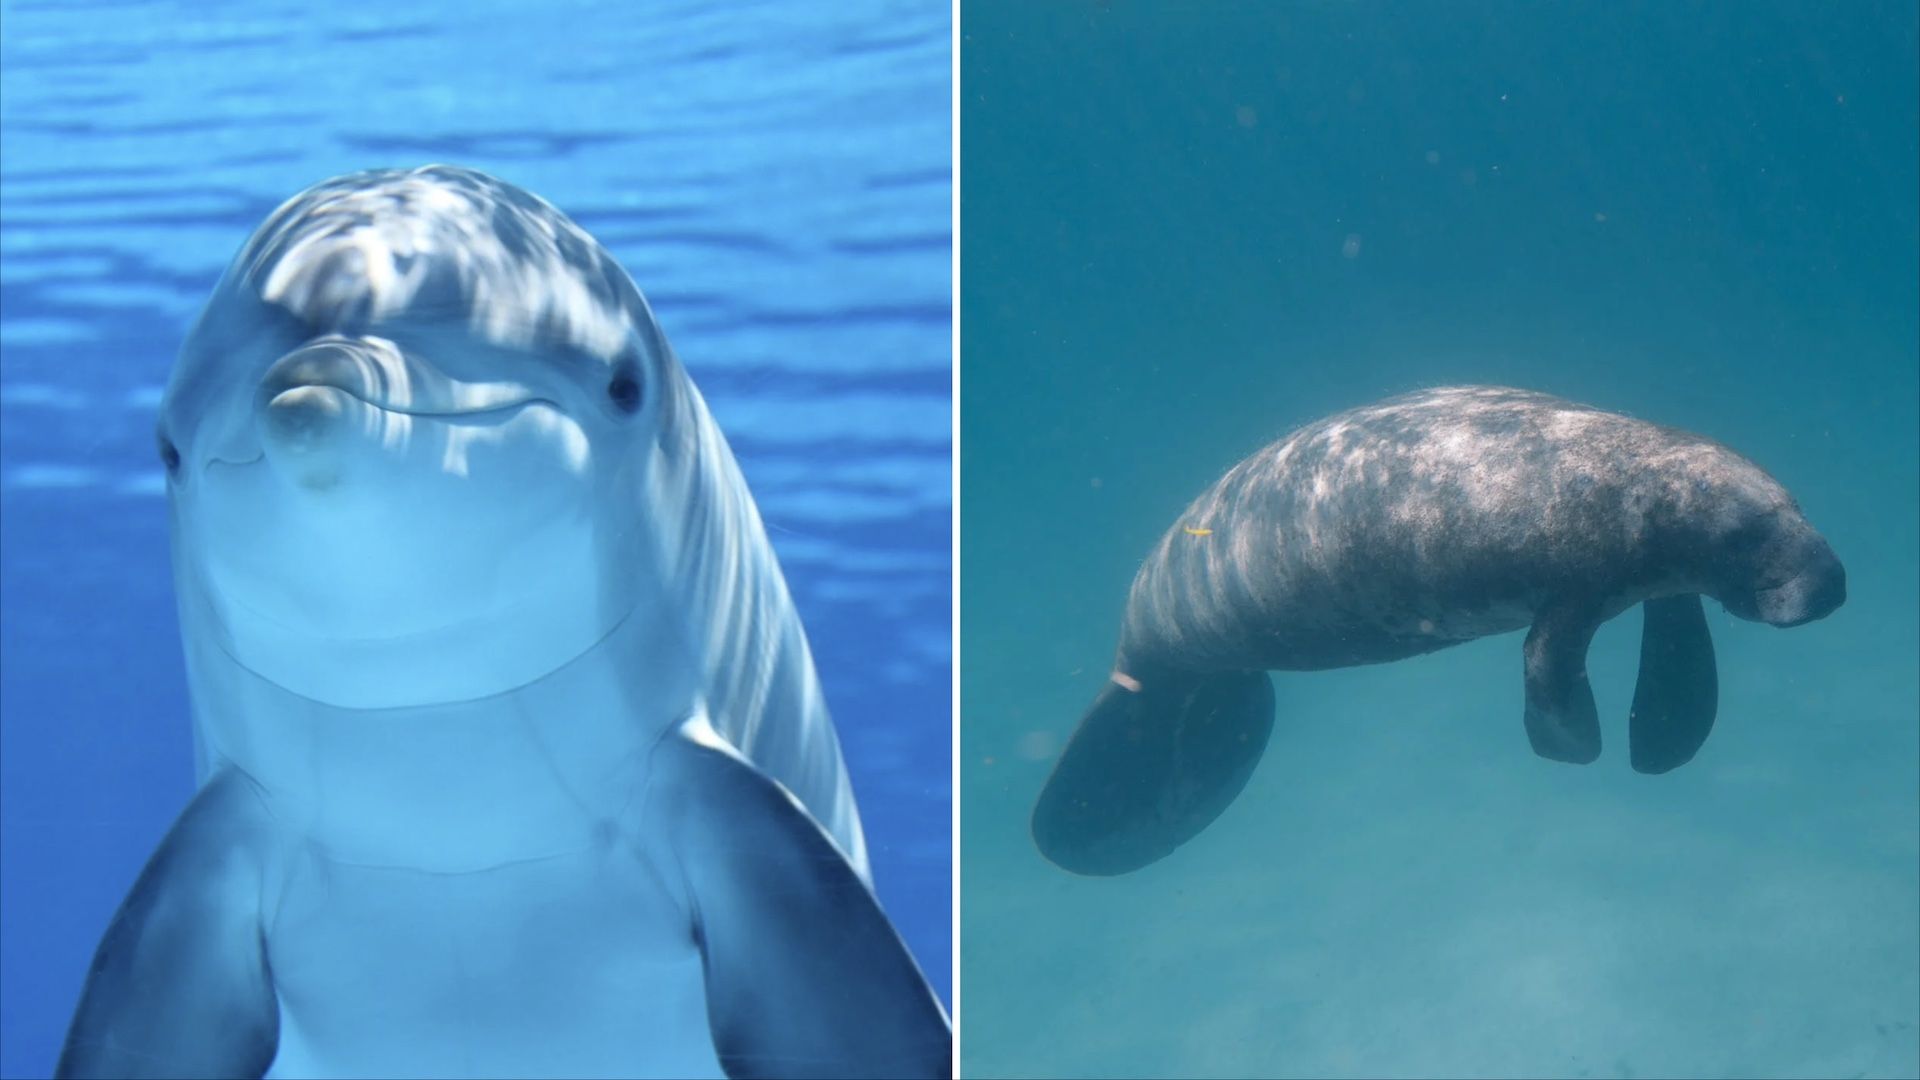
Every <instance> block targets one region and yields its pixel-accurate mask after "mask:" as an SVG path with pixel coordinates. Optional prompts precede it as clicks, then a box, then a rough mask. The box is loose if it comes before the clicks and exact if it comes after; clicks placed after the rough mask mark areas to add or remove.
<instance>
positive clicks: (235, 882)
mask: <svg viewBox="0 0 1920 1080" xmlns="http://www.w3.org/2000/svg"><path fill="white" fill-rule="evenodd" d="M264 814H265V810H264V808H263V807H262V806H261V804H260V801H259V797H258V796H257V795H256V794H255V793H254V791H253V790H252V788H251V785H250V782H249V781H246V780H244V779H243V778H241V777H239V776H238V775H236V774H234V773H232V772H226V773H221V774H218V775H216V776H215V777H214V778H213V779H212V780H210V781H209V782H208V784H207V786H206V787H204V788H202V789H201V790H200V792H199V794H197V795H195V796H194V799H193V801H192V802H191V803H189V804H188V805H187V808H186V810H185V811H183V812H182V813H181V815H180V819H179V820H178V821H176V822H175V823H174V826H173V829H172V830H171V831H170V832H168V833H167V837H166V839H165V840H163V841H162V842H161V844H160V849H159V850H158V851H156V852H155V853H154V855H153V858H152V859H151V860H149V861H148V862H147V866H146V869H145V870H142V871H141V873H140V878H139V880H138V881H136V882H135V883H134V886H133V892H132V893H130V894H129V895H128V896H127V899H126V902H125V903H123V904H121V906H120V911H119V913H118V914H116V915H115V916H114V918H113V922H112V924H111V925H109V926H108V927H107V933H106V937H105V938H104V939H103V940H102V941H101V942H100V948H99V951H98V952H96V953H95V954H94V957H93V968H92V970H91V971H90V972H88V975H87V983H86V987H85V989H84V990H82V992H81V995H80V1007H79V1009H78V1011H77V1012H76V1013H75V1014H74V1018H73V1027H72V1028H71V1029H70V1030H69V1031H68V1032H67V1044H66V1047H65V1048H64V1049H63V1050H62V1051H61V1053H60V1063H59V1064H58V1065H57V1066H56V1067H55V1068H54V1073H53V1074H54V1076H56V1077H117V1078H123V1080H124V1078H127V1077H145V1076H192V1077H227V1076H246V1077H259V1076H263V1075H265V1073H266V1071H267V1067H268V1066H269V1065H271V1064H272V1063H273V1056H274V1052H275V1049H276V1047H277V1046H278V1044H279V1038H280V1012H279V1006H278V1004H277V1002H276V1001H275V998H274V992H273V983H272V980H271V978H270V976H269V974H268V970H267V959H266V951H265V945H264V943H263V941H262V936H261V919H260V896H261V876H262V874H261V863H260V859H259V854H260V852H261V851H262V850H263V849H264V844H263V843H262V842H261V839H260V838H261V836H262V835H263V833H262V829H263V826H264Z"/></svg>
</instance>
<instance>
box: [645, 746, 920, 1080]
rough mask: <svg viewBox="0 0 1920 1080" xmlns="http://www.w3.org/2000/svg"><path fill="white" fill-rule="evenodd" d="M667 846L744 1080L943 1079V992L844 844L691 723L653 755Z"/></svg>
mask: <svg viewBox="0 0 1920 1080" xmlns="http://www.w3.org/2000/svg"><path fill="white" fill-rule="evenodd" d="M653 760H654V763H655V764H654V770H655V772H654V775H655V777H656V780H655V781H654V782H653V794H651V795H650V796H649V802H650V803H652V805H653V806H654V807H655V809H654V810H653V811H652V813H654V814H656V815H657V819H656V820H657V821H658V822H659V828H658V829H657V830H656V832H657V833H658V834H659V835H658V836H656V838H655V841H654V842H656V843H659V842H664V843H665V844H666V845H667V846H668V847H669V848H670V850H671V858H672V860H673V862H675V863H677V864H678V865H679V867H680V868H681V872H682V873H683V874H684V879H685V884H686V888H687V893H688V899H689V902H690V904H691V907H692V914H693V917H694V920H695V931H696V937H697V940H698V941H699V943H700V948H701V952H702V956H703V959H704V961H705V968H706V980H707V1013H708V1017H709V1021H710V1023H711V1025H712V1033H713V1045H714V1051H715V1053H716V1054H717V1056H718V1057H719V1059H720V1064H721V1067H722V1068H724V1069H725V1070H726V1073H727V1075H728V1076H730V1077H734V1078H736V1080H739V1078H742V1077H808V1076H819V1077H897V1078H902V1080H911V1078H920V1077H944V1076H947V1075H949V1073H950V1072H951V1055H952V1048H953V1034H952V1029H951V1028H950V1027H949V1025H948V1022H947V1018H946V1013H945V1012H944V1010H942V1008H941V1007H940V1000H939V998H938V997H937V996H936V995H935V994H934V992H933V989H932V988H931V987H930V986H928V985H927V981H926V978H925V977H924V976H923V975H922V974H921V973H920V969H919V967H918V966H917V965H915V963H914V960H913V956H912V954H911V953H909V952H908V951H907V947H906V945H905V944H904V943H903V942H902V941H901V940H900V936H899V935H898V934H897V933H895V932H894V929H893V926H892V925H891V924H890V923H888V921H887V917H886V915H885V914H884V913H882V912H881V910H880V904H879V902H878V901H877V900H876V899H875V898H874V895H873V892H872V891H871V890H869V889H868V888H867V886H866V884H865V883H864V882H862V881H861V880H860V877H859V875H858V874H856V873H855V872H854V869H853V867H852V865H851V864H849V863H848V862H847V860H846V857H845V856H843V855H842V854H841V853H840V849H839V848H837V847H835V846H834V843H833V840H832V839H831V838H829V837H828V836H827V834H826V832H825V831H823V830H822V829H821V827H820V825H819V824H818V823H817V822H815V821H814V819H813V818H812V817H810V816H808V814H807V812H806V810H804V809H803V808H802V807H801V805H800V803H799V802H798V801H796V800H795V799H794V797H793V796H792V795H791V794H789V793H788V791H787V789H786V788H784V787H782V786H781V785H780V784H779V782H778V781H775V780H774V779H772V778H771V777H769V776H767V775H766V774H765V773H762V772H760V771H759V770H758V769H756V768H754V766H753V765H752V764H751V763H750V762H748V761H746V760H745V759H743V758H741V757H740V756H739V755H738V754H737V753H735V752H734V751H733V749H732V748H731V747H730V746H728V745H726V744H725V743H724V742H723V741H721V740H720V739H719V738H718V736H716V735H714V734H713V733H712V730H711V728H709V727H708V725H707V722H706V721H705V720H704V719H695V720H692V721H689V722H688V724H687V725H686V726H684V727H683V728H682V730H681V732H679V733H676V734H674V735H670V736H668V737H667V739H665V740H664V741H663V742H662V743H661V744H660V748H659V749H658V750H656V751H655V754H654V758H653Z"/></svg>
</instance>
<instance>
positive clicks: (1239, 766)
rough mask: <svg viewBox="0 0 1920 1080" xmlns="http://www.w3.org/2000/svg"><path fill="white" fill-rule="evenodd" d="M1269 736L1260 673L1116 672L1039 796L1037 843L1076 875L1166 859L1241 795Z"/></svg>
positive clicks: (1267, 695)
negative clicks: (1130, 673) (1136, 673)
mask: <svg viewBox="0 0 1920 1080" xmlns="http://www.w3.org/2000/svg"><path fill="white" fill-rule="evenodd" d="M1123 680H1124V681H1123ZM1272 732H1273V684H1272V683H1271V682H1270V681H1269V680H1268V678H1267V673H1266V672H1264V671H1235V672H1215V673H1211V674H1204V675H1203V674H1200V673H1197V672H1187V671H1173V672H1161V673H1152V672H1142V673H1140V674H1139V675H1138V677H1135V676H1134V675H1128V674H1125V673H1119V672H1116V673H1115V675H1114V681H1113V683H1112V684H1110V685H1108V686H1107V688H1106V689H1105V690H1103V691H1102V692H1101V694H1100V696H1099V697H1098V698H1095V699H1094V702H1093V707H1092V708H1090V709H1088V710H1087V715H1086V716H1085V717H1084V718H1082V719H1081V721H1080V727H1079V728H1078V729H1077V730H1075V731H1074V733H1073V739H1072V740H1071V741H1070V742H1068V743H1067V749H1066V751H1065V752H1064V753H1062V754H1061V755H1060V761H1059V763H1058V764H1057V765H1055V766H1054V768H1053V775H1052V776H1051V777H1049V778H1048V779H1047V786H1046V788H1045V789H1044V790H1043V791H1041V792H1040V801H1039V803H1038V804H1037V805H1036V806H1035V807H1034V810H1033V823H1032V829H1033V840H1034V843H1035V844H1037V845H1039V848H1040V852H1041V854H1043V855H1045V856H1046V857H1047V858H1048V859H1050V860H1052V861H1053V862H1054V863H1055V864H1057V865H1058V866H1060V867H1061V868H1062V869H1065V870H1070V871H1072V872H1073V873H1076V874H1093V875H1111V874H1124V873H1128V872H1129V871H1133V870H1138V869H1140V868H1141V867H1143V866H1146V865H1147V864H1148V863H1151V862H1154V861H1155V860H1158V859H1161V858H1164V857H1165V856H1167V855H1168V854H1171V853H1172V851H1173V849H1174V848H1176V847H1179V846H1180V845H1181V844H1184V843H1186V842H1187V841H1188V840H1191V839H1193V837H1194V836H1196V835H1197V834H1198V833H1199V832H1200V830H1202V829H1204V828H1206V827H1207V825H1208V824H1210V823H1211V822H1212V821H1213V819H1214V818H1216V817H1219V816H1220V813H1221V811H1223V810H1225V809H1226V808H1227V804H1229V803H1231V802H1232V801H1233V799H1234V797H1235V796H1236V795H1238V794H1240V789H1241V788H1243V787H1245V786H1246V783H1247V778H1248V777H1249V776H1251V775H1252V774H1253V768H1254V766H1255V765H1256V764H1258V763H1259V761H1260V753H1261V751H1262V750H1264V749H1265V748H1266V745H1267V737H1268V736H1269V735H1270V734H1272Z"/></svg>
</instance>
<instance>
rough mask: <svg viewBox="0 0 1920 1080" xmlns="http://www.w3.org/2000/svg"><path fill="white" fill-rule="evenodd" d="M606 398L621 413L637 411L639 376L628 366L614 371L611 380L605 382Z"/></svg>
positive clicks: (638, 403)
mask: <svg viewBox="0 0 1920 1080" xmlns="http://www.w3.org/2000/svg"><path fill="white" fill-rule="evenodd" d="M607 398H608V399H609V400H611V401H612V402H613V407H614V408H616V409H619V410H620V411H621V412H623V413H628V414H632V413H636V412H639V411H640V377H639V376H638V375H636V374H634V372H633V370H632V369H630V368H622V369H620V370H619V371H617V372H615V373H614V376H613V379H612V381H610V382H608V383H607Z"/></svg>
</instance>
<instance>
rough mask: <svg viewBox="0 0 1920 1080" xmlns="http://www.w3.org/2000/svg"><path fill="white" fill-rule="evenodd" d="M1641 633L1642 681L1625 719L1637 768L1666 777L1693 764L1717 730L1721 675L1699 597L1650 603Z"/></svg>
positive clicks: (1666, 599)
mask: <svg viewBox="0 0 1920 1080" xmlns="http://www.w3.org/2000/svg"><path fill="white" fill-rule="evenodd" d="M1643 606H1644V607H1645V608H1646V610H1647V615H1646V626H1645V628H1644V629H1642V630H1641V631H1640V677H1639V681H1638V682H1637V683H1636V684H1635V685H1634V688H1633V712H1632V713H1631V714H1630V716H1629V718H1628V720H1627V733H1628V741H1629V745H1630V747H1631V755H1632V758H1633V767H1634V769H1635V770H1636V771H1639V772H1643V773H1663V772H1666V771H1668V770H1669V769H1676V768H1679V767H1680V766H1682V765H1685V764H1686V763H1687V762H1689V761H1691V760H1693V755H1694V754H1695V753H1696V752H1697V751H1698V750H1699V749H1700V744H1701V743H1704V742H1706V741H1707V733H1708V732H1710V731H1712V730H1713V714H1714V710H1715V709H1717V708H1719V704H1720V676H1719V672H1718V671H1717V670H1716V669H1715V667H1714V663H1713V635H1712V634H1711V633H1709V632H1708V630H1707V615H1706V612H1704V611H1702V610H1701V609H1700V597H1699V596H1698V595H1695V594H1692V593H1689V594H1687V595H1685V596H1666V597H1661V598H1660V599H1658V600H1649V601H1647V602H1646V604H1645V605H1643Z"/></svg>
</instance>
